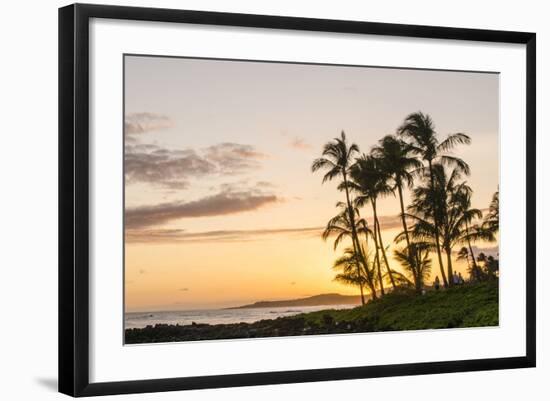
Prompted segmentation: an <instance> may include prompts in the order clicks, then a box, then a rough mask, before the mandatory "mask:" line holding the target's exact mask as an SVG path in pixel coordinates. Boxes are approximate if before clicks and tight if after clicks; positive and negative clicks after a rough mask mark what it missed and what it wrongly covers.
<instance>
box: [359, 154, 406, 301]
mask: <svg viewBox="0 0 550 401" xmlns="http://www.w3.org/2000/svg"><path fill="white" fill-rule="evenodd" d="M350 176H351V181H350V183H349V186H350V188H351V189H353V190H354V191H355V192H357V194H358V195H357V197H356V198H355V204H356V205H357V206H359V207H361V206H364V205H365V204H367V203H370V204H371V206H372V212H373V220H374V237H373V238H374V244H375V247H376V252H375V262H376V264H377V266H378V280H379V282H380V292H381V293H382V295H384V293H385V290H384V285H383V281H382V272H381V267H380V265H381V262H380V253H381V254H382V257H383V258H384V263H385V264H386V270H387V272H388V275H389V278H390V282H391V284H392V287H393V288H394V289H395V287H396V285H395V280H394V278H393V274H392V270H391V268H390V265H389V262H388V258H387V256H386V250H385V248H384V245H383V242H382V236H381V229H380V222H379V220H378V212H377V200H378V198H379V197H382V196H385V195H387V194H389V193H391V188H390V186H389V185H388V183H387V174H386V172H385V171H384V170H383V169H382V166H381V161H380V160H379V159H377V158H375V157H373V156H370V155H364V154H363V155H362V156H361V157H359V158H358V159H356V162H355V164H354V165H353V166H352V168H351V170H350Z"/></svg>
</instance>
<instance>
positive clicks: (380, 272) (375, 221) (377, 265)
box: [371, 201, 385, 295]
mask: <svg viewBox="0 0 550 401" xmlns="http://www.w3.org/2000/svg"><path fill="white" fill-rule="evenodd" d="M375 203H376V202H375V201H371V204H372V211H373V214H374V216H375V217H374V246H375V247H376V257H375V258H376V259H375V260H376V267H377V269H378V281H379V282H380V293H381V294H382V295H385V290H384V281H383V280H382V269H381V268H380V256H379V252H378V235H377V231H378V219H377V218H376V206H375Z"/></svg>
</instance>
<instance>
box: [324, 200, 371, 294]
mask: <svg viewBox="0 0 550 401" xmlns="http://www.w3.org/2000/svg"><path fill="white" fill-rule="evenodd" d="M336 206H337V207H338V208H340V213H338V214H337V215H336V216H334V217H333V218H332V219H330V220H329V221H328V223H327V225H326V227H325V229H324V231H323V233H322V238H323V240H325V241H326V240H327V239H328V238H329V237H330V236H331V235H335V236H336V238H335V239H334V249H335V250H336V248H338V245H340V243H341V242H342V240H343V239H345V238H350V239H352V238H353V231H352V226H355V227H356V229H357V232H365V235H369V233H372V232H371V231H370V229H369V228H368V227H367V226H366V225H364V221H362V219H360V216H359V211H358V210H357V209H354V212H353V213H352V214H353V216H357V217H358V219H357V220H356V221H355V222H354V224H353V225H352V223H351V221H350V220H349V217H350V213H349V212H348V210H347V207H346V204H345V203H343V202H338V203H337V204H336ZM358 227H360V228H358ZM353 242H355V241H353ZM356 244H357V247H353V248H351V249H353V252H354V255H355V256H354V261H355V262H356V264H355V266H356V269H357V276H358V277H359V276H360V275H361V274H362V273H361V272H360V270H361V266H363V268H366V265H367V261H366V260H365V254H364V249H363V247H362V246H361V243H360V241H359V239H357V241H356ZM367 272H368V270H367ZM367 284H368V285H369V287H370V289H371V292H373V293H374V295H373V297H374V298H376V290H375V289H374V287H373V285H372V280H371V278H370V277H369V276H368V273H367ZM360 289H361V300H362V302H363V305H364V304H365V298H364V295H363V287H362V285H361V286H360Z"/></svg>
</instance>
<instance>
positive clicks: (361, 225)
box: [356, 211, 380, 299]
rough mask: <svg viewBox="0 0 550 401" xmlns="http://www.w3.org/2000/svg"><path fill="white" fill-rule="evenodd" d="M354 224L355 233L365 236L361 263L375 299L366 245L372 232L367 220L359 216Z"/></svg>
mask: <svg viewBox="0 0 550 401" xmlns="http://www.w3.org/2000/svg"><path fill="white" fill-rule="evenodd" d="M357 215H359V211H357ZM356 226H357V234H358V235H359V234H363V235H364V236H365V248H366V249H365V248H363V246H361V254H362V255H363V259H364V262H365V263H363V265H364V268H365V274H366V277H367V284H368V285H369V288H370V291H371V294H372V298H373V299H377V295H376V280H375V272H374V266H373V268H372V269H371V268H370V267H369V265H370V260H369V257H368V252H367V250H368V245H369V237H370V238H374V233H373V232H372V230H371V229H370V228H369V226H368V223H367V220H365V219H363V218H360V219H359V220H357V224H356ZM359 242H361V241H359ZM378 266H380V264H378Z"/></svg>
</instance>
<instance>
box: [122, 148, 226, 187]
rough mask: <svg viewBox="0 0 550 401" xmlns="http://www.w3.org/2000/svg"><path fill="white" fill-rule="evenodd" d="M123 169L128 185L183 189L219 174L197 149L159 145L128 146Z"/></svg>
mask: <svg viewBox="0 0 550 401" xmlns="http://www.w3.org/2000/svg"><path fill="white" fill-rule="evenodd" d="M124 168H125V176H126V183H127V184H134V183H139V182H142V183H148V184H151V185H154V186H159V187H164V188H169V189H184V188H187V187H188V186H189V179H190V178H191V177H201V176H204V175H207V174H213V173H215V172H216V171H217V167H216V165H214V164H213V163H211V162H210V161H208V160H206V159H204V158H203V157H201V156H199V155H198V154H197V153H196V152H195V151H194V150H191V149H187V150H169V149H165V148H161V147H158V146H156V145H126V149H125V156H124Z"/></svg>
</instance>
